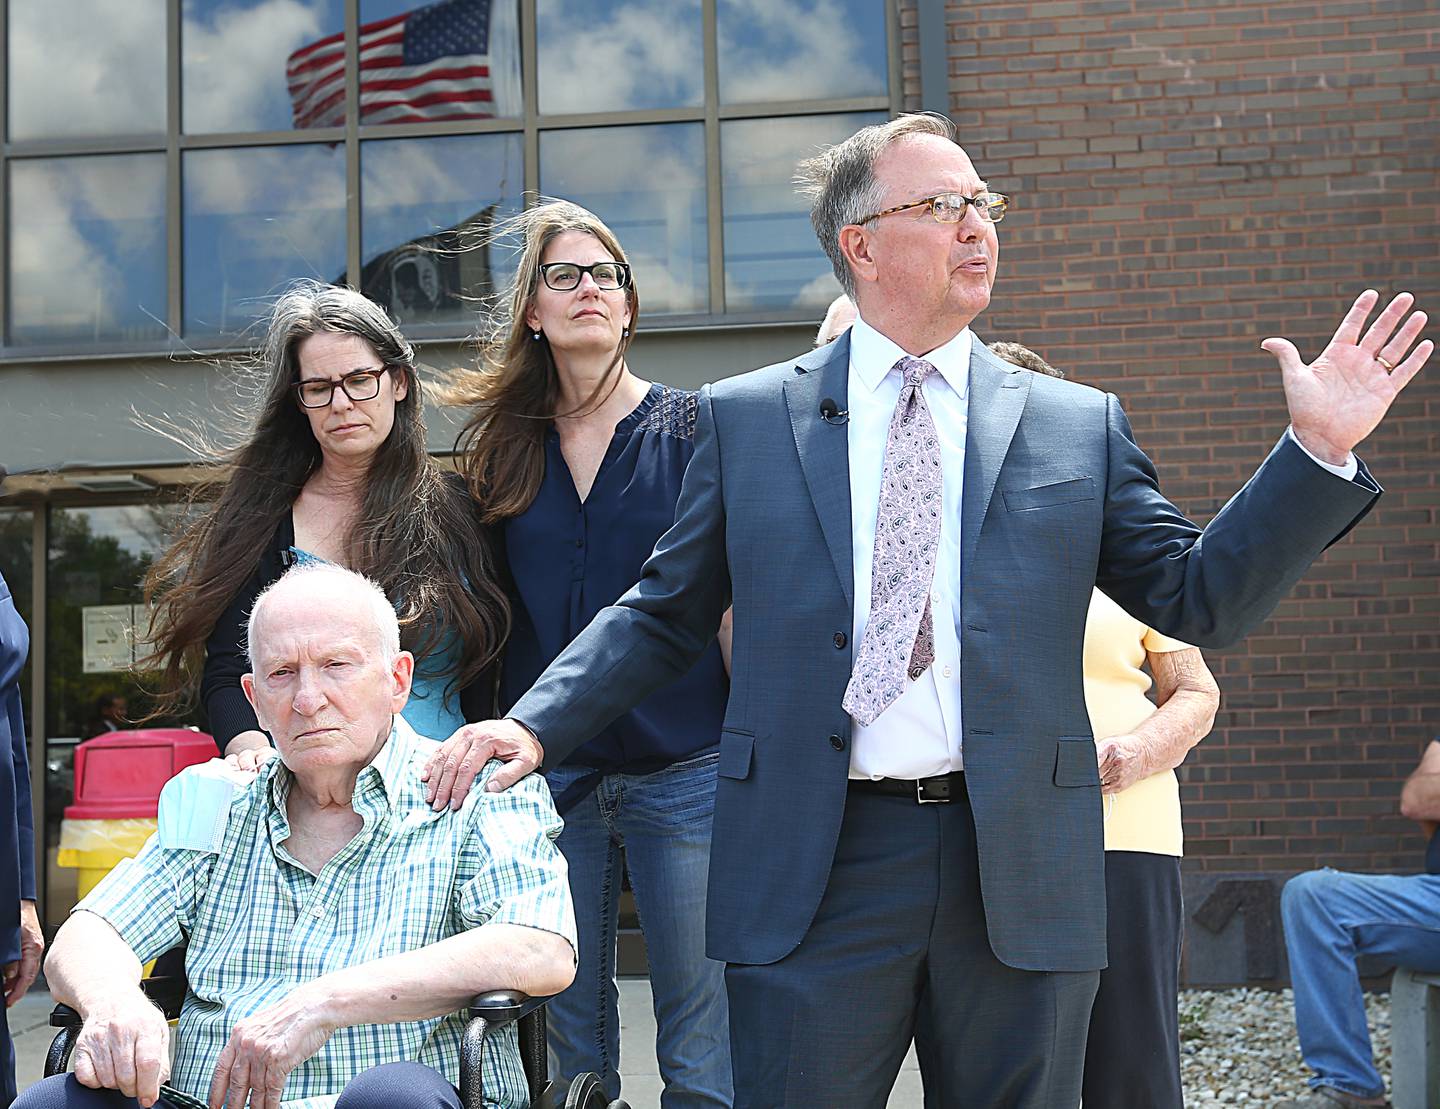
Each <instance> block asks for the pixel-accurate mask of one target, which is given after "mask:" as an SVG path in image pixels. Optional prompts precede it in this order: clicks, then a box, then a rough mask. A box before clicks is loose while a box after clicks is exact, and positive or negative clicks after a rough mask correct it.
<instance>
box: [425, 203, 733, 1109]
mask: <svg viewBox="0 0 1440 1109" xmlns="http://www.w3.org/2000/svg"><path fill="white" fill-rule="evenodd" d="M509 230H510V231H512V232H513V234H514V237H515V238H518V239H519V240H520V241H521V243H522V244H523V245H522V248H521V251H520V257H519V266H518V269H517V272H516V277H515V283H514V286H513V288H512V290H511V293H510V297H509V299H508V302H507V304H506V305H505V306H502V307H501V308H500V310H499V311H497V312H496V314H495V317H494V318H493V320H492V322H491V326H492V329H493V331H492V338H491V340H490V342H489V343H488V344H487V345H486V346H485V349H484V355H483V361H482V364H481V366H480V368H478V369H476V370H473V371H469V372H465V373H461V374H458V375H456V378H455V381H454V383H453V388H452V389H451V391H450V395H449V397H448V399H449V400H450V401H451V402H452V403H457V404H463V405H466V406H467V407H470V408H471V417H470V420H469V422H468V423H467V425H466V430H465V433H464V442H465V447H466V449H465V457H464V463H463V469H464V471H465V473H466V475H467V477H468V478H469V480H470V486H471V490H472V492H473V493H474V495H475V497H476V500H477V501H478V503H479V505H480V510H481V512H482V514H483V516H484V519H485V520H486V522H488V523H494V524H497V525H500V526H502V527H503V528H504V532H505V550H506V553H507V556H508V561H509V566H510V573H511V576H512V578H513V583H514V588H513V591H512V610H513V612H514V626H513V628H512V630H511V634H510V639H509V641H508V643H507V644H506V647H505V656H504V665H503V667H502V669H501V690H500V693H501V711H502V712H503V711H505V710H508V709H509V707H510V706H511V705H513V704H514V702H515V701H516V700H517V699H518V698H519V696H520V695H521V694H522V693H523V692H524V691H525V690H526V689H528V688H529V687H530V685H531V684H532V683H533V682H534V681H535V679H536V678H537V677H539V675H540V674H541V672H542V671H543V670H544V669H545V667H546V666H547V665H549V663H550V662H551V661H552V660H553V659H554V658H555V657H556V656H557V655H559V653H560V652H561V650H563V649H564V647H565V646H566V645H567V644H568V643H569V642H570V640H571V639H573V638H574V637H575V636H576V635H577V634H579V632H580V631H581V629H583V628H584V627H585V625H586V624H588V623H589V622H590V620H591V618H592V617H593V616H594V615H595V614H596V613H597V612H599V611H600V609H602V608H603V607H605V606H606V605H609V604H612V603H614V602H615V601H616V600H618V599H619V597H620V595H621V594H622V593H624V592H625V591H626V590H628V589H629V588H630V587H631V586H632V585H633V584H634V583H635V582H636V581H637V580H639V577H640V568H641V566H642V565H643V563H644V562H645V559H646V558H647V557H649V555H650V552H651V550H652V549H653V548H654V546H655V543H656V541H657V540H658V539H659V538H660V536H661V535H663V534H664V533H665V532H666V531H667V530H668V529H669V527H670V525H671V524H672V523H673V522H674V519H675V503H676V500H677V499H678V497H679V495H680V483H681V480H682V479H683V477H684V475H685V469H686V467H687V465H688V464H689V462H690V457H691V454H692V453H693V452H694V445H695V444H694V426H695V415H696V410H697V401H696V395H695V394H694V393H690V392H686V391H684V390H680V389H672V388H670V387H669V386H665V385H661V384H658V383H655V384H651V383H649V382H646V381H642V380H641V379H640V378H638V377H637V376H636V375H635V374H634V373H632V372H631V371H630V368H629V367H628V365H627V364H626V360H625V356H626V352H627V351H628V350H629V348H630V340H631V336H632V334H633V332H634V329H635V322H636V319H637V317H638V313H639V308H640V301H639V296H638V295H637V293H636V289H635V283H634V281H633V280H632V277H631V273H630V266H629V264H628V263H627V261H626V259H625V255H624V252H623V251H622V249H621V246H620V243H619V242H618V241H617V240H616V238H615V236H614V234H613V233H612V232H611V231H610V229H609V228H607V227H606V226H605V225H604V224H603V223H602V222H601V221H600V220H599V219H597V218H596V217H595V216H594V215H592V214H591V213H589V212H587V211H585V210H584V209H583V208H579V207H576V206H575V205H573V204H567V203H564V202H554V203H549V204H543V205H540V206H539V207H536V208H533V209H531V210H530V211H528V212H525V213H524V214H522V215H521V216H519V217H518V218H517V219H516V220H515V221H514V222H513V223H512V225H511V227H510V228H509ZM722 636H723V637H724V638H725V644H724V648H723V649H722V646H721V645H720V644H712V645H711V646H710V647H709V649H708V650H707V651H706V652H705V653H704V655H703V656H702V657H701V659H700V661H699V662H698V663H697V664H696V665H695V666H694V668H693V669H691V670H690V672H689V673H687V674H685V675H683V676H681V677H679V678H678V679H677V680H676V681H674V682H673V683H672V684H671V685H669V686H667V687H666V688H664V689H661V690H660V691H658V692H657V693H655V694H653V695H652V696H651V697H649V698H648V699H647V700H646V701H644V702H643V703H642V704H641V705H640V706H639V707H637V708H636V709H635V710H634V711H632V712H629V713H627V714H625V715H624V716H622V717H620V718H619V719H618V720H616V721H614V722H613V723H612V724H610V725H609V726H608V727H606V728H605V729H604V730H603V731H601V732H600V733H599V734H598V735H596V736H594V737H593V738H592V739H591V740H590V742H589V743H587V744H586V745H585V746H583V747H581V748H580V749H579V750H578V751H577V752H576V753H575V754H574V755H573V756H571V757H570V758H569V759H568V760H567V761H566V762H564V763H563V764H561V765H560V766H557V767H552V768H550V769H548V770H547V772H546V777H547V779H548V780H549V782H550V788H551V791H552V792H553V793H554V795H555V804H556V808H558V809H559V810H560V813H561V815H562V816H564V818H565V830H564V831H563V832H562V833H561V835H560V840H559V847H560V850H561V852H562V853H563V854H564V855H565V857H566V859H567V860H568V861H569V864H570V887H571V893H572V895H573V897H574V899H575V915H576V922H577V925H578V931H579V936H580V949H579V960H580V961H579V966H578V968H577V972H576V976H575V983H574V984H573V985H572V986H571V987H570V988H569V989H568V990H566V991H565V992H564V993H562V994H561V995H560V996H558V997H556V998H555V999H554V1000H552V1001H551V1002H550V1004H549V1005H548V1006H547V1018H546V1019H547V1023H548V1026H549V1041H550V1046H551V1049H552V1050H553V1052H554V1054H555V1057H556V1060H557V1062H558V1065H559V1071H560V1074H559V1076H558V1077H561V1078H569V1077H570V1076H573V1075H576V1074H579V1073H583V1072H585V1071H593V1072H595V1073H597V1074H599V1075H600V1077H601V1080H602V1082H603V1084H604V1087H605V1092H606V1095H607V1096H608V1097H609V1098H611V1099H614V1098H618V1097H619V1096H620V1074H619V1066H620V1057H619V1053H620V1015H619V1011H618V996H617V992H616V987H615V958H616V939H617V926H618V912H619V901H620V891H621V880H622V868H621V864H620V851H621V848H622V847H623V849H624V851H625V870H628V873H629V875H630V882H631V886H632V888H633V889H634V892H635V902H636V907H637V909H638V910H639V914H640V925H641V928H642V930H643V931H644V933H645V942H646V952H647V955H648V958H649V964H650V983H651V988H652V990H653V991H654V995H655V1017H656V1053H657V1055H658V1057H659V1063H660V1074H661V1078H662V1080H663V1081H664V1084H665V1094H664V1099H663V1100H664V1103H665V1105H666V1106H667V1107H669V1109H702V1107H708V1109H715V1107H721V1106H728V1105H730V1104H731V1103H732V1100H733V1093H732V1085H733V1084H732V1079H731V1073H730V1038H729V1027H728V1008H727V1006H726V1002H725V988H724V978H723V970H724V968H723V966H722V964H720V963H717V962H714V961H712V960H710V959H707V958H706V957H705V939H704V925H705V897H706V884H707V880H708V875H709V858H710V827H711V817H712V814H713V812H714V802H715V784H716V769H717V761H718V757H719V753H718V752H719V742H720V725H721V721H722V719H723V717H724V712H725V702H726V699H727V697H728V695H729V678H728V674H727V666H728V662H727V660H726V657H725V654H724V652H725V651H728V634H727V633H726V632H722ZM468 752H469V740H468V737H467V734H466V733H465V732H464V731H462V732H460V733H459V734H457V735H456V736H454V737H452V738H451V739H450V740H449V741H447V742H446V744H445V745H444V747H443V748H442V750H441V753H440V754H439V755H437V757H436V758H435V759H434V760H432V762H431V765H430V768H429V780H430V782H431V788H432V791H433V795H434V803H435V804H436V805H437V806H439V805H443V804H447V803H448V804H451V805H458V804H460V802H461V800H462V799H463V797H464V796H465V793H466V792H467V791H468V789H469V786H470V783H471V781H472V780H473V774H471V773H468V772H466V771H462V770H461V769H460V767H461V765H462V764H463V763H464V760H465V757H466V755H467V754H468ZM447 766H448V767H449V769H447ZM475 769H476V770H478V769H479V767H478V766H477V767H475ZM457 779H458V781H457Z"/></svg>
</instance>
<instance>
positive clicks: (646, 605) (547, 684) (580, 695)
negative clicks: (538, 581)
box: [510, 385, 730, 766]
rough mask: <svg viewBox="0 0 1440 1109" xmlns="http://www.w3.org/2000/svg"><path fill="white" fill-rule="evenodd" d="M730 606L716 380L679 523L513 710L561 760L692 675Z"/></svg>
mask: <svg viewBox="0 0 1440 1109" xmlns="http://www.w3.org/2000/svg"><path fill="white" fill-rule="evenodd" d="M729 604H730V569H729V563H728V561H727V558H726V550H725V504H724V494H723V489H722V484H721V474H720V439H719V431H718V429H717V427H716V424H715V414H714V410H713V407H712V404H711V398H710V387H709V386H708V385H707V386H705V387H703V388H702V389H701V390H700V393H699V406H698V412H697V414H696V421H695V454H694V455H693V456H692V458H691V460H690V465H689V467H688V468H687V469H686V471H685V480H684V483H683V485H682V486H681V489H680V499H679V501H678V502H677V503H676V506H675V523H674V524H673V525H672V526H671V528H670V530H669V531H667V532H666V533H665V534H664V535H662V536H661V537H660V541H659V542H658V543H656V545H655V550H654V552H653V553H652V554H651V555H650V557H649V558H648V559H647V560H646V562H645V565H644V567H643V568H642V569H641V571H640V581H639V582H638V583H636V585H634V586H633V587H632V588H631V589H630V591H629V592H627V593H626V594H625V595H624V596H623V597H621V598H620V600H619V601H617V602H616V603H615V604H614V605H611V606H610V607H609V608H606V609H602V610H601V611H600V613H599V614H598V615H597V616H596V617H595V619H594V620H593V621H591V623H590V625H589V626H588V627H587V628H586V629H585V630H584V631H583V632H581V633H580V634H579V635H578V636H577V637H576V638H575V640H574V641H573V642H572V643H571V644H570V645H569V646H568V647H566V648H565V650H564V651H562V652H561V654H560V656H559V658H557V659H556V660H555V661H554V662H552V663H551V664H550V666H549V667H548V668H547V669H546V671H545V673H543V674H542V675H540V678H539V680H538V681H536V683H535V684H534V686H532V687H531V689H530V690H529V692H527V693H526V694H525V695H524V696H523V697H521V698H520V700H519V701H518V702H517V703H516V704H515V707H514V708H513V709H512V710H511V712H510V715H511V716H512V717H513V718H515V719H516V720H520V721H522V722H523V723H524V724H525V725H526V726H527V727H529V728H530V729H531V730H532V731H534V732H535V734H536V735H537V736H538V737H539V738H540V742H541V744H542V745H543V746H544V748H545V765H546V766H555V765H556V764H558V763H560V762H563V761H564V760H565V758H566V757H567V756H568V755H570V754H571V752H573V751H574V750H575V749H576V748H577V747H579V746H580V745H581V744H583V743H585V742H586V741H587V740H589V739H590V738H591V737H592V736H594V735H595V733H596V732H598V731H599V730H600V729H601V728H603V727H604V726H605V725H606V724H608V723H609V722H610V721H612V720H614V719H615V718H616V717H617V716H619V715H620V714H621V713H624V712H627V711H629V710H630V709H631V708H633V707H634V706H635V705H636V704H638V703H639V702H640V701H641V700H642V699H643V698H645V697H646V696H648V695H649V694H650V693H651V692H653V691H654V690H656V689H658V688H659V687H660V686H662V685H663V684H665V682H667V681H672V680H674V679H675V678H676V677H678V676H679V675H681V674H683V673H685V671H686V670H688V669H689V668H690V667H691V666H692V665H693V664H694V662H695V660H696V659H697V658H699V656H700V654H701V652H703V651H704V650H705V648H706V647H707V646H709V644H710V642H711V641H712V640H713V639H714V638H715V633H716V632H717V631H718V630H719V627H720V617H721V616H722V615H723V614H724V612H725V609H726V608H727V607H728V606H729Z"/></svg>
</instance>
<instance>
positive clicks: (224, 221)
mask: <svg viewBox="0 0 1440 1109" xmlns="http://www.w3.org/2000/svg"><path fill="white" fill-rule="evenodd" d="M182 178H183V182H182V184H183V188H184V206H185V209H184V238H185V260H184V264H185V331H186V334H189V335H203V334H216V333H221V332H235V331H240V330H243V329H244V328H245V327H247V326H249V324H250V323H251V322H252V321H253V320H255V319H256V318H257V317H260V316H263V315H264V314H265V313H266V311H267V310H268V308H269V299H270V298H272V297H274V296H276V295H277V294H279V293H280V292H282V291H283V290H284V289H285V287H286V286H287V285H288V284H290V282H292V281H295V280H298V279H300V278H305V277H309V278H315V279H317V280H320V281H343V280H344V278H345V151H344V148H343V147H340V146H333V147H332V146H256V147H249V148H248V149H243V150H192V151H189V152H188V153H186V155H185V158H184V163H183V173H182Z"/></svg>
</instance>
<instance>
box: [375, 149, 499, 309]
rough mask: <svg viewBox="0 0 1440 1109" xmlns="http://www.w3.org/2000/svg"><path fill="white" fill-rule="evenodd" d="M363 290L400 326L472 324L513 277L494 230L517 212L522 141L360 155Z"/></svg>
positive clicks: (382, 151)
mask: <svg viewBox="0 0 1440 1109" xmlns="http://www.w3.org/2000/svg"><path fill="white" fill-rule="evenodd" d="M360 165H361V178H362V185H361V192H360V198H361V205H360V211H361V228H360V235H361V243H362V254H361V257H362V258H363V259H364V262H363V265H362V267H361V270H360V289H361V291H362V292H364V293H365V295H366V296H368V297H370V298H371V299H372V300H375V301H376V302H378V303H380V304H383V305H385V306H386V307H387V308H389V309H390V311H391V313H392V314H393V315H394V316H395V317H396V318H397V319H398V320H399V321H400V322H401V323H444V322H468V321H471V320H473V319H474V317H475V314H476V312H477V311H478V310H479V306H478V304H477V303H476V302H477V300H478V299H480V298H483V297H488V296H490V295H491V294H493V293H494V292H495V291H497V290H498V289H501V288H503V287H504V286H505V284H506V282H507V281H508V279H509V277H510V275H511V274H512V273H513V272H514V264H513V261H512V260H511V258H510V256H509V254H508V253H507V252H503V251H502V252H496V253H495V255H494V256H493V257H492V251H491V248H490V247H489V246H488V245H487V244H486V239H487V238H488V236H489V232H490V230H491V227H492V225H493V224H495V223H496V222H498V221H499V220H503V219H504V218H505V217H506V216H508V215H512V214H514V213H515V212H518V211H519V210H520V207H521V203H522V197H523V193H524V185H525V162H524V152H523V148H522V144H521V137H520V136H519V135H518V134H498V135H457V136H454V137H451V138H434V139H387V140H384V141H379V142H367V143H365V144H364V146H363V147H361V163H360Z"/></svg>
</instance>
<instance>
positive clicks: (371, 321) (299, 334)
mask: <svg viewBox="0 0 1440 1109" xmlns="http://www.w3.org/2000/svg"><path fill="white" fill-rule="evenodd" d="M321 331H338V332H341V333H342V334H346V335H354V336H356V337H357V338H360V339H364V340H365V342H367V343H369V344H370V346H371V348H372V349H373V350H374V351H375V353H376V354H377V355H379V357H380V361H382V362H384V363H385V365H387V366H393V367H395V368H397V369H402V370H404V371H405V372H406V376H407V377H408V378H409V380H410V385H411V389H412V391H413V390H414V388H415V386H416V384H417V382H416V379H415V348H414V347H413V346H411V345H410V342H409V340H408V339H406V338H405V336H404V335H402V334H401V333H400V328H399V327H398V326H396V324H395V321H394V320H392V319H391V318H390V314H389V313H388V312H386V311H385V309H383V308H381V307H380V305H378V304H376V303H375V302H374V301H373V300H371V299H370V298H369V297H367V296H365V295H363V294H361V293H357V292H356V291H355V290H354V289H347V288H346V287H345V286H343V285H326V284H324V283H323V282H320V281H297V282H296V283H295V284H294V285H292V286H290V288H289V289H287V290H286V291H285V292H284V293H282V294H281V296H280V297H279V299H278V300H276V301H275V307H274V309H273V310H272V311H271V313H270V320H269V325H268V326H267V327H266V330H265V347H264V362H265V367H266V369H267V370H268V371H269V373H270V376H271V381H272V384H273V383H279V385H280V386H281V387H282V388H286V389H288V387H289V385H290V384H291V383H292V382H294V381H296V380H298V379H299V369H300V367H299V363H298V361H297V359H298V355H297V353H296V352H297V350H298V348H299V346H300V344H301V343H302V342H303V341H304V340H306V339H308V338H309V337H310V336H311V335H314V334H316V333H317V332H321Z"/></svg>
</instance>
